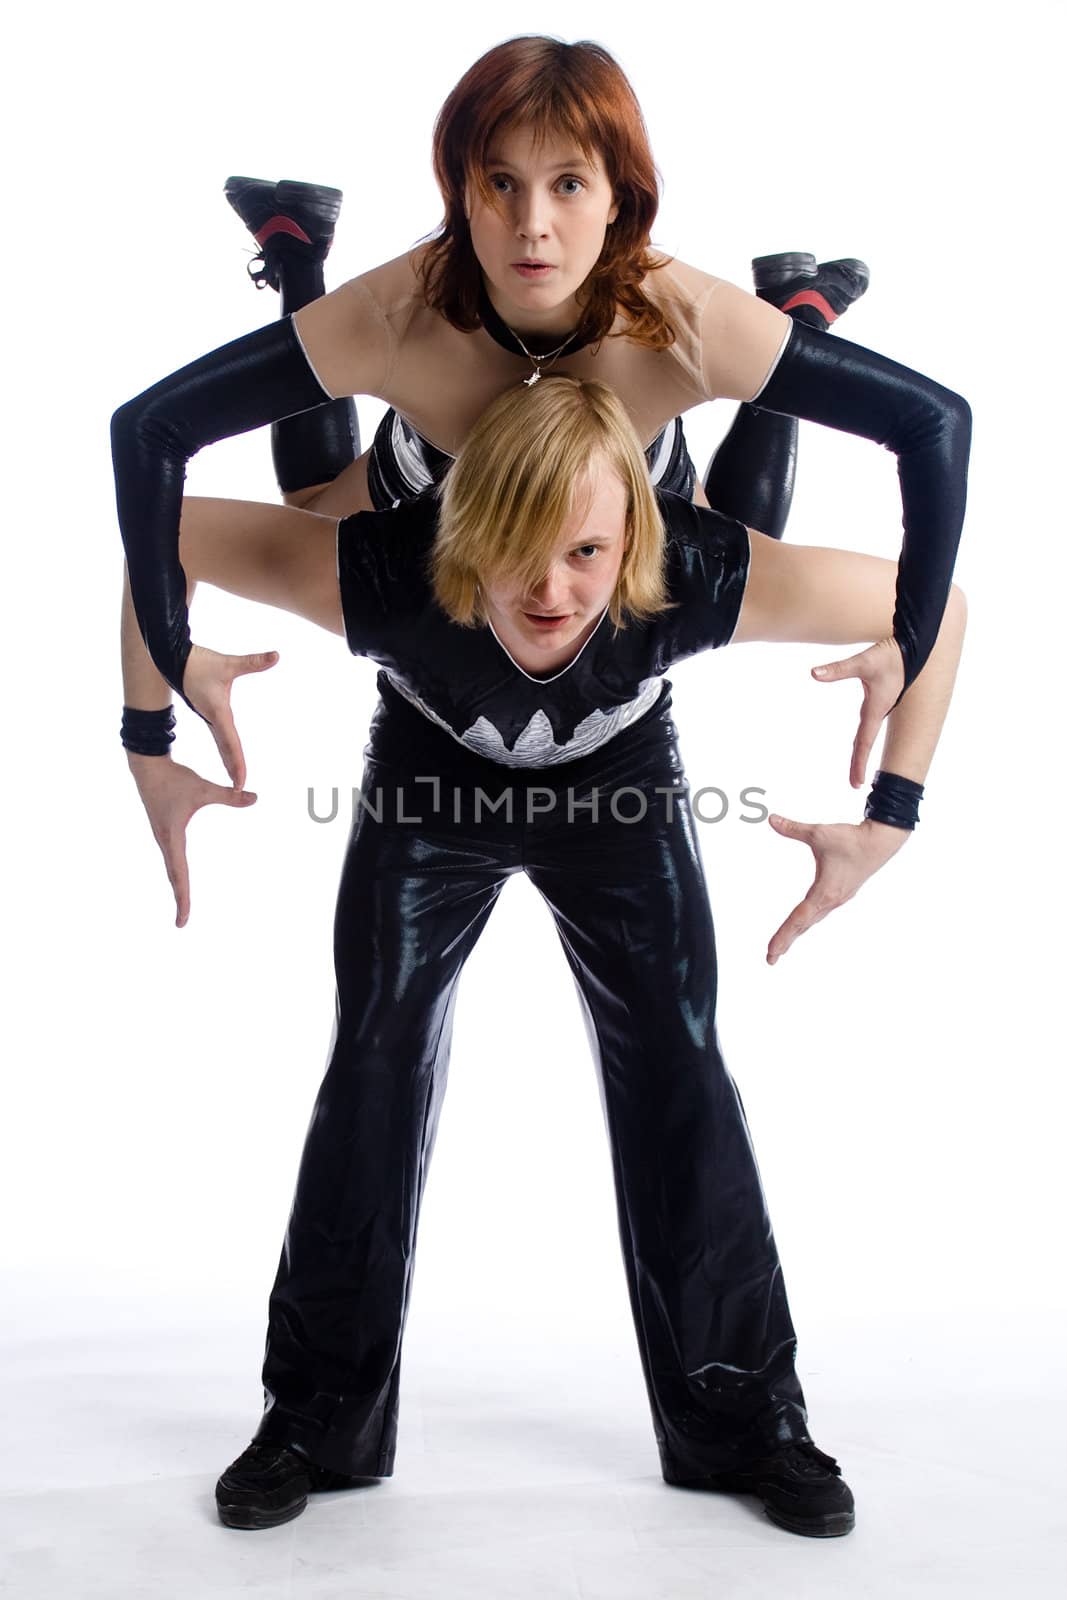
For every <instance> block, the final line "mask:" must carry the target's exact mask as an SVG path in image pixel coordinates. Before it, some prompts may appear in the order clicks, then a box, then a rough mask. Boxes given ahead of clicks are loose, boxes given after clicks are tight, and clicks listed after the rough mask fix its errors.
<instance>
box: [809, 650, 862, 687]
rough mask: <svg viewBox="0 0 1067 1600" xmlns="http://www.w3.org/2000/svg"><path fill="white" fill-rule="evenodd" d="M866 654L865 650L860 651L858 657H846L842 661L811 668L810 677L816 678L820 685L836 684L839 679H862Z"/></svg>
mask: <svg viewBox="0 0 1067 1600" xmlns="http://www.w3.org/2000/svg"><path fill="white" fill-rule="evenodd" d="M866 654H867V652H866V650H861V651H860V652H859V654H858V655H854V656H848V657H846V658H845V659H844V660H842V661H827V662H826V663H825V664H824V665H823V666H821V667H812V669H811V675H812V677H813V678H818V680H819V682H820V683H836V682H837V681H838V680H839V679H841V678H862V677H863V661H864V657H865V656H866Z"/></svg>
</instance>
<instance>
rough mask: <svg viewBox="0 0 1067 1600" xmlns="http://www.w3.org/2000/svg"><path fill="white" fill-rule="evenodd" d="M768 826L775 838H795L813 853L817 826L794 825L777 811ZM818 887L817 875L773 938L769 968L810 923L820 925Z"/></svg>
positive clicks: (768, 951) (768, 949)
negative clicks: (815, 901) (779, 835)
mask: <svg viewBox="0 0 1067 1600" xmlns="http://www.w3.org/2000/svg"><path fill="white" fill-rule="evenodd" d="M768 822H769V824H771V827H773V829H774V832H776V834H781V835H782V837H784V838H795V840H798V842H800V843H801V845H808V848H809V850H814V843H813V838H814V830H816V824H814V822H795V821H793V819H792V818H787V816H777V813H774V811H773V813H771V816H769V818H768ZM817 883H819V878H817V875H816V882H814V883H813V885H811V888H809V890H808V894H806V896H805V899H803V901H801V902H800V906H793V909H792V912H790V914H789V917H787V918H785V922H784V923H782V925H781V928H777V930H776V933H774V934H773V938H771V942H769V944H768V947H766V965H768V966H774V962H776V960H777V958H779V955H784V954H785V950H787V949H789V947H790V944H792V942H793V939H797V938H798V936H800V934H801V933H805V930H806V928H809V926H811V923H813V922H817V920H819V915H825V912H821V910H819V912H817V914H816V906H814V901H813V896H814V891H816V886H817Z"/></svg>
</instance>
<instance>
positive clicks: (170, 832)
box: [127, 751, 256, 928]
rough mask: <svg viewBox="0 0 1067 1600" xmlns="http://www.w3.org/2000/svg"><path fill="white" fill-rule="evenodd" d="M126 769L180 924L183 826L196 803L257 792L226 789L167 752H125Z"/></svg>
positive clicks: (184, 882) (248, 797)
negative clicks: (149, 827)
mask: <svg viewBox="0 0 1067 1600" xmlns="http://www.w3.org/2000/svg"><path fill="white" fill-rule="evenodd" d="M127 756H128V760H129V765H130V771H131V772H132V773H133V776H134V781H135V783H136V784H137V791H138V793H139V794H140V796H141V800H142V802H143V804H144V808H145V810H146V811H147V813H148V820H149V822H150V823H151V825H152V832H153V834H154V835H155V840H156V843H157V844H158V846H159V848H160V850H161V851H162V852H163V864H164V866H165V867H166V869H167V877H168V878H169V879H170V886H171V888H172V889H173V890H174V901H175V905H176V907H177V913H178V914H177V917H176V919H175V924H174V925H175V927H177V928H184V927H185V924H186V923H187V922H188V920H189V863H188V860H187V859H186V854H185V830H186V828H187V827H188V825H189V819H190V817H192V816H193V814H194V813H195V812H197V811H199V810H200V808H201V806H208V805H223V806H237V807H240V808H243V807H245V806H251V805H255V803H256V796H255V795H254V794H252V793H251V792H250V791H249V790H247V789H225V788H223V786H222V785H221V784H218V783H210V782H209V781H208V779H207V778H201V777H200V776H199V774H198V773H195V772H194V771H193V770H192V768H191V767H183V766H180V765H179V764H178V762H176V761H174V760H172V758H171V757H170V756H139V755H136V754H134V753H133V752H132V751H130V752H128V753H127Z"/></svg>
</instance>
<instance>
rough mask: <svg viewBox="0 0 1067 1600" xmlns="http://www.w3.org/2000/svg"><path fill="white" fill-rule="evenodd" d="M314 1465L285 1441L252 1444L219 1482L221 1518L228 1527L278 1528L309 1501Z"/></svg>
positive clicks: (296, 1514) (217, 1496)
mask: <svg viewBox="0 0 1067 1600" xmlns="http://www.w3.org/2000/svg"><path fill="white" fill-rule="evenodd" d="M313 1470H314V1469H313V1468H312V1467H311V1463H310V1462H308V1461H305V1460H304V1459H303V1457H301V1456H298V1455H296V1454H295V1453H294V1452H293V1451H292V1450H287V1449H286V1448H285V1446H284V1445H276V1444H250V1445H249V1447H248V1449H247V1450H245V1451H243V1452H242V1454H241V1455H239V1456H238V1457H237V1460H236V1461H231V1463H230V1465H229V1466H228V1467H227V1468H226V1471H225V1472H224V1473H223V1474H222V1477H221V1478H220V1479H219V1481H218V1483H217V1484H216V1485H215V1503H216V1505H217V1506H218V1508H219V1519H220V1521H222V1522H223V1523H225V1525H226V1527H227V1528H276V1527H277V1526H278V1525H279V1523H282V1522H290V1521H291V1520H292V1518H293V1517H298V1516H299V1515H300V1513H301V1511H303V1509H304V1507H305V1506H306V1505H307V1503H308V1493H309V1491H310V1489H311V1477H310V1474H311V1472H312V1471H313Z"/></svg>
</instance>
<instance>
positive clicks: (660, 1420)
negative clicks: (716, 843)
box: [527, 724, 807, 1477]
mask: <svg viewBox="0 0 1067 1600" xmlns="http://www.w3.org/2000/svg"><path fill="white" fill-rule="evenodd" d="M668 728H669V724H668ZM670 731H671V732H673V730H670ZM625 739H626V735H621V736H620V741H625ZM613 742H614V741H613ZM617 754H618V756H619V757H623V758H624V759H623V760H622V762H621V764H620V765H619V766H618V768H617V770H614V771H613V770H612V768H611V764H610V761H609V762H608V763H607V764H606V766H605V769H604V771H603V773H601V774H599V775H597V776H595V777H594V778H593V779H592V780H590V782H591V784H593V785H595V786H596V787H597V788H598V789H599V810H598V815H597V818H596V820H595V821H594V820H593V818H592V814H591V813H590V811H589V810H588V808H587V807H583V806H582V801H583V800H585V799H587V798H588V789H589V784H583V793H582V794H581V795H580V796H579V797H578V800H577V801H576V803H575V805H574V806H573V807H572V808H571V809H572V814H573V816H574V817H575V821H574V823H572V824H570V825H560V826H556V827H553V826H552V824H551V822H550V821H546V823H545V824H544V825H543V826H542V828H541V829H540V830H539V832H534V831H531V832H530V833H529V836H528V840H527V862H528V865H527V871H528V872H529V875H530V877H531V878H532V880H533V882H534V883H535V885H536V886H537V888H538V889H539V890H540V892H541V893H542V895H543V896H544V897H545V899H546V900H547V902H548V904H549V907H550V909H551V912H552V915H553V917H554V919H555V922H556V927H557V930H558V932H559V936H560V939H561V942H562V944H563V949H564V952H565V954H566V957H567V960H568V962H569V964H570V966H571V969H572V971H573V973H574V976H575V979H576V981H577V984H578V989H579V993H580V995H581V997H582V999H583V1002H584V1008H585V1012H586V1018H587V1023H588V1028H589V1035H590V1040H591V1043H592V1046H593V1051H594V1056H595V1059H596V1063H597V1070H598V1075H599V1080H600V1092H601V1099H602V1102H603V1107H604V1114H605V1119H606V1123H607V1129H608V1135H609V1140H610V1144H611V1152H612V1162H613V1166H614V1172H615V1186H616V1197H617V1203H618V1218H619V1231H620V1237H621V1241H622V1249H623V1256H624V1260H625V1266H626V1276H627V1282H628V1285H629V1292H630V1301H631V1306H632V1309H633V1317H634V1325H635V1328H636V1332H637V1339H638V1345H639V1348H640V1352H641V1360H642V1364H643V1368H644V1374H645V1380H646V1385H647V1389H648V1395H649V1400H650V1403H651V1408H652V1416H653V1425H654V1429H655V1434H656V1438H657V1441H658V1444H659V1449H660V1454H661V1458H662V1463H663V1469H664V1473H665V1475H672V1476H675V1477H679V1476H681V1477H687V1476H690V1475H695V1476H698V1477H699V1476H702V1475H707V1474H713V1473H718V1472H725V1471H728V1470H730V1469H733V1468H735V1467H737V1466H738V1465H739V1464H740V1463H741V1462H744V1461H745V1460H751V1459H752V1458H754V1457H758V1456H761V1455H764V1454H765V1453H767V1452H768V1451H770V1450H773V1449H775V1448H776V1447H777V1446H780V1445H781V1444H783V1443H784V1442H786V1441H788V1440H792V1439H797V1438H800V1437H803V1436H804V1435H805V1434H806V1431H807V1429H806V1413H805V1408H804V1398H803V1394H802V1391H801V1387H800V1383H799V1380H798V1378H797V1375H796V1371H795V1368H794V1357H795V1351H796V1345H795V1336H794V1331H793V1324H792V1321H791V1318H790V1313H789V1306H788V1303H787V1300H786V1293H785V1288H784V1285H783V1281H782V1269H781V1264H780V1262H779V1259H778V1252H777V1249H776V1247H775V1242H774V1236H773V1233H772V1231H771V1226H770V1221H769V1218H768V1215H767V1207H766V1202H765V1199H764V1195H763V1189H762V1185H761V1182H760V1176H759V1171H758V1168H757V1165H756V1159H755V1156H754V1154H753V1150H752V1144H751V1140H750V1137H749V1131H748V1126H747V1123H746V1120H745V1114H744V1109H743V1107H742V1104H741V1100H740V1097H739V1095H738V1092H737V1089H736V1086H735V1084H734V1082H733V1080H732V1078H731V1077H730V1074H729V1073H728V1072H727V1070H726V1067H725V1065H724V1063H723V1059H722V1056H721V1054H720V1051H719V1045H718V1039H717V1036H716V1032H715V1000H716V963H715V940H714V933H713V929H712V921H711V914H710V910H709V907H708V899H707V891H706V887H705V883H704V877H703V872H702V869H701V863H700V858H699V853H698V849H697V844H696V839H695V836H694V829H693V821H692V816H691V813H690V811H689V808H688V805H687V803H686V801H685V799H684V796H683V794H682V793H681V792H680V791H681V787H682V785H683V784H684V775H683V773H682V769H681V765H680V762H679V760H678V756H677V751H676V749H675V748H674V746H673V742H671V741H670V740H669V739H666V738H664V739H661V740H660V742H659V744H658V745H655V744H653V745H651V746H649V747H647V748H646V749H645V750H641V749H636V750H634V749H633V748H631V749H629V750H627V749H625V748H622V747H620V749H619V751H618V752H617ZM674 787H676V788H677V789H678V791H679V792H678V793H674V794H665V793H663V792H658V791H663V790H669V789H671V788H674ZM612 795H614V796H615V799H616V802H617V809H618V811H619V814H620V816H626V817H633V818H635V819H636V820H633V821H630V822H617V821H615V820H614V819H613V817H612V814H611V796H612ZM642 800H643V801H644V803H645V805H646V806H647V812H646V815H645V816H644V817H643V818H641V817H640V811H641V804H642Z"/></svg>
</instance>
